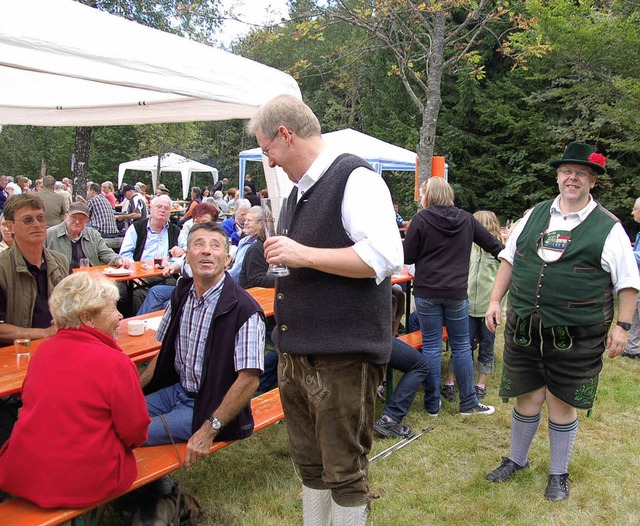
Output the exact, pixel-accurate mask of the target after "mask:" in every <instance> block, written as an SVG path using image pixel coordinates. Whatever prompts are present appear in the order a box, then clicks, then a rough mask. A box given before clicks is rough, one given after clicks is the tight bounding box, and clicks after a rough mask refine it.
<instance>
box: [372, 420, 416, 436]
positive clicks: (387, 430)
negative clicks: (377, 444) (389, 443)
mask: <svg viewBox="0 0 640 526" xmlns="http://www.w3.org/2000/svg"><path fill="white" fill-rule="evenodd" d="M373 429H374V431H375V432H376V433H378V434H379V435H381V436H383V437H396V438H411V437H412V436H413V435H414V433H413V429H411V428H410V427H409V426H403V425H402V424H400V423H399V422H395V421H394V420H392V419H391V418H389V417H388V416H387V415H382V416H381V417H380V418H379V419H378V420H377V421H376V423H375V424H373Z"/></svg>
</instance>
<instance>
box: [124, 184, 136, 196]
mask: <svg viewBox="0 0 640 526" xmlns="http://www.w3.org/2000/svg"><path fill="white" fill-rule="evenodd" d="M132 190H133V191H134V192H137V190H136V187H135V186H133V185H132V184H125V185H124V186H123V187H122V193H123V194H126V193H127V192H131V191H132Z"/></svg>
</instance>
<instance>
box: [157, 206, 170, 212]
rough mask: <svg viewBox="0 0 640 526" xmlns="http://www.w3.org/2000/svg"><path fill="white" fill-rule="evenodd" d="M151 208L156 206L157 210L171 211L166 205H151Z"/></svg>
mask: <svg viewBox="0 0 640 526" xmlns="http://www.w3.org/2000/svg"><path fill="white" fill-rule="evenodd" d="M153 208H156V209H157V210H165V211H167V210H168V211H171V207H170V206H168V205H153Z"/></svg>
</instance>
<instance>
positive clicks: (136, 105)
mask: <svg viewBox="0 0 640 526" xmlns="http://www.w3.org/2000/svg"><path fill="white" fill-rule="evenodd" d="M0 86H2V88H1V89H0V124H31V125H36V126H98V125H118V124H149V123H158V122H190V121H208V120H223V119H236V118H237V119H246V118H250V117H251V116H252V115H253V114H254V113H255V111H256V109H257V108H258V107H259V106H260V105H261V104H263V103H265V102H266V101H268V100H269V99H271V98H272V97H274V96H276V95H278V94H280V93H289V94H292V95H295V96H298V97H300V90H299V88H298V85H297V84H296V82H295V80H294V79H293V78H292V77H290V76H289V75H286V74H285V73H282V72H281V71H278V70H276V69H273V68H270V67H267V66H265V65H263V64H259V63H257V62H254V61H252V60H248V59H245V58H242V57H240V56H237V55H233V54H231V53H227V52H225V51H222V50H218V49H215V48H213V47H210V46H207V45H204V44H199V43H197V42H193V41H190V40H188V39H185V38H181V37H178V36H176V35H171V34H168V33H164V32H162V31H158V30H155V29H151V28H148V27H145V26H142V25H139V24H136V23H134V22H130V21H128V20H125V19H124V18H121V17H117V16H113V15H110V14H108V13H104V12H101V11H98V10H97V9H94V8H91V7H87V6H84V5H82V4H79V3H77V2H73V1H71V0H19V1H8V0H6V1H3V2H1V3H0Z"/></svg>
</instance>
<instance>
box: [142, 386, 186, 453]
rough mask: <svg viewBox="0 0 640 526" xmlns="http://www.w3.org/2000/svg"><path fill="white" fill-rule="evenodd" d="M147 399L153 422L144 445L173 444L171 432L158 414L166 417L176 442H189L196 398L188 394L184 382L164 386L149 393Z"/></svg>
mask: <svg viewBox="0 0 640 526" xmlns="http://www.w3.org/2000/svg"><path fill="white" fill-rule="evenodd" d="M145 400H146V401H147V411H149V416H150V417H151V423H150V424H149V438H147V441H146V442H145V443H144V444H143V445H144V446H158V445H160V444H171V439H170V438H169V434H168V433H167V430H166V428H165V427H164V424H163V423H162V420H161V419H160V417H159V416H158V415H162V416H163V417H164V419H165V421H166V422H167V425H168V426H169V429H170V430H171V435H172V436H173V440H174V441H175V442H187V441H188V440H189V439H190V438H191V435H193V431H192V420H193V406H194V404H195V402H196V399H195V398H193V397H190V396H189V395H187V393H186V392H185V390H184V388H183V387H182V384H180V383H177V384H174V385H171V386H169V387H164V388H163V389H160V390H159V391H156V392H155V393H151V394H150V395H147V396H146V397H145Z"/></svg>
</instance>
